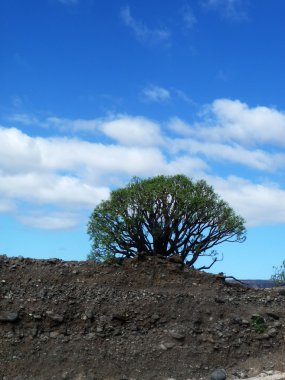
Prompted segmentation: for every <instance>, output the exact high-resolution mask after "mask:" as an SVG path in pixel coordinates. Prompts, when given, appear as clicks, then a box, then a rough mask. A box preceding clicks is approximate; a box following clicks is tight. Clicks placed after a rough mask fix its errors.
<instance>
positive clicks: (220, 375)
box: [210, 368, 227, 380]
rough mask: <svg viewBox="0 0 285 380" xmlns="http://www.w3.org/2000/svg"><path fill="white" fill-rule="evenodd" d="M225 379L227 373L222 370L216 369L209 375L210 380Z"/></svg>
mask: <svg viewBox="0 0 285 380" xmlns="http://www.w3.org/2000/svg"><path fill="white" fill-rule="evenodd" d="M226 378H227V373H226V371H225V370H224V369H222V368H221V369H216V370H215V371H213V372H212V373H211V377H210V379H211V380H225V379H226Z"/></svg>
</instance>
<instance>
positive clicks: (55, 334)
mask: <svg viewBox="0 0 285 380" xmlns="http://www.w3.org/2000/svg"><path fill="white" fill-rule="evenodd" d="M49 336H50V337H51V338H53V339H56V338H57V337H58V336H59V332H58V331H52V332H51V333H50V334H49Z"/></svg>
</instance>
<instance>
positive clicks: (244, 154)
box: [172, 124, 285, 172]
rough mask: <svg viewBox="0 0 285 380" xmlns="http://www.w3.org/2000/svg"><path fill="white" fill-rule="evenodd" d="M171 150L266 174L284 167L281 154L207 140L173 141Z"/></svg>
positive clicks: (284, 161) (284, 163) (283, 158)
mask: <svg viewBox="0 0 285 380" xmlns="http://www.w3.org/2000/svg"><path fill="white" fill-rule="evenodd" d="M178 127H179V124H178ZM172 150H174V151H176V152H179V151H184V152H186V151H188V152H191V154H202V155H203V156H204V157H207V158H208V159H210V160H211V161H212V162H213V161H222V162H233V163H238V164H241V165H244V166H248V167H251V168H254V169H257V170H262V171H266V172H274V171H276V170H278V169H280V168H283V167H285V154H283V153H275V154H273V153H267V152H266V151H264V150H261V149H254V150H248V149H246V148H244V147H242V146H241V145H238V144H234V145H230V144H219V143H215V142H208V141H207V140H206V141H199V140H195V139H189V138H184V139H176V140H175V141H173V142H172Z"/></svg>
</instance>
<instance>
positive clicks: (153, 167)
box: [0, 99, 285, 229]
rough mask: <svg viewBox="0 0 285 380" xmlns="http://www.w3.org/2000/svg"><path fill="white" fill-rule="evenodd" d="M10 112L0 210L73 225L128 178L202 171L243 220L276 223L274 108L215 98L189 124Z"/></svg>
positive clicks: (282, 201) (280, 146) (278, 170)
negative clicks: (33, 130)
mask: <svg viewBox="0 0 285 380" xmlns="http://www.w3.org/2000/svg"><path fill="white" fill-rule="evenodd" d="M9 120H10V122H9V123H12V121H13V125H14V126H13V125H3V126H1V127H0V199H1V201H0V212H2V213H12V214H13V215H15V217H17V218H18V219H19V220H20V221H21V222H22V223H24V224H27V225H29V226H37V227H38V228H46V229H70V228H73V227H75V226H76V225H77V223H79V222H80V220H81V218H82V215H83V214H84V215H86V213H88V212H91V210H92V209H93V208H94V207H95V206H96V205H97V204H98V203H99V202H100V201H101V200H102V199H106V198H107V197H108V195H109V192H110V190H111V189H113V188H115V187H118V186H123V185H124V184H125V183H126V182H128V181H129V180H130V179H131V177H132V176H141V177H148V176H153V175H157V174H165V175H171V174H177V173H184V174H186V175H187V176H189V177H192V178H194V179H199V178H205V179H206V180H207V181H208V182H209V183H211V184H212V185H213V186H214V188H215V190H216V191H217V192H218V193H219V194H221V196H222V197H223V198H224V199H225V200H227V201H228V202H229V203H230V204H231V205H232V206H233V207H234V208H235V209H236V210H237V212H239V213H240V214H241V215H243V216H244V217H245V218H246V220H247V223H248V225H250V226H256V225H262V224H272V223H284V222H285V190H284V188H283V187H282V186H283V185H282V183H281V182H280V181H279V185H278V178H280V176H281V175H282V173H283V172H284V167H285V165H284V164H285V154H284V153H283V151H284V145H285V114H284V112H282V111H278V110H276V109H274V108H269V107H261V106H257V107H249V106H248V105H247V104H245V103H242V102H241V101H239V100H230V99H217V100H215V101H213V103H212V104H210V105H207V106H205V107H203V109H202V110H201V112H200V113H199V115H197V119H196V122H195V123H192V124H188V123H187V122H186V121H184V120H181V119H179V118H178V117H173V118H172V119H170V120H167V121H165V122H163V123H158V122H157V121H154V120H151V119H148V118H145V117H143V116H132V115H128V114H125V115H113V116H109V117H107V118H97V119H92V120H85V119H75V120H71V119H67V118H59V117H56V116H54V117H49V118H46V119H43V120H39V119H38V118H35V117H33V116H32V115H31V116H29V115H14V116H12V117H10V119H9ZM29 124H30V125H32V126H33V127H35V126H38V127H43V126H44V127H45V131H49V128H50V129H51V130H52V131H53V135H54V131H57V136H56V137H41V136H38V137H35V136H30V135H29V134H28V133H25V132H23V130H21V125H22V126H24V127H25V128H26V126H27V125H29ZM15 125H16V126H15ZM75 135H76V137H75ZM221 168H222V170H221ZM221 173H223V175H221ZM233 173H235V175H233ZM237 173H239V174H237ZM283 174H284V173H283ZM23 205H25V206H27V205H28V207H24V206H23ZM27 210H29V211H27Z"/></svg>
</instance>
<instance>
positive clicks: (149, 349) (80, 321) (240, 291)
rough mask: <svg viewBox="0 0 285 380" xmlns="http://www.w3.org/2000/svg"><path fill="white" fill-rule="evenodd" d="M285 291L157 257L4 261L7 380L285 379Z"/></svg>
mask: <svg viewBox="0 0 285 380" xmlns="http://www.w3.org/2000/svg"><path fill="white" fill-rule="evenodd" d="M284 306H285V290H284V289H282V288H278V289H276V288H273V289H263V290H260V289H259V290H257V289H248V288H246V287H243V286H241V285H236V284H234V285H233V284H229V283H227V282H225V281H224V278H223V277H222V276H216V275H210V274H206V273H203V272H199V271H195V270H191V269H184V270H181V269H180V268H179V267H178V266H177V264H174V263H170V262H168V261H165V260H162V259H159V258H148V259H146V260H145V261H138V260H136V259H134V260H131V261H125V262H124V263H123V265H121V266H120V265H118V264H109V265H108V264H95V263H91V262H64V261H60V260H56V259H52V260H33V259H23V258H7V257H6V256H0V379H1V380H10V379H17V380H22V379H23V380H24V379H39V380H40V379H78V380H79V379H82V380H85V379H86V380H92V379H93V380H94V379H99V380H101V379H110V380H112V379H114V380H123V379H125V380H127V379H129V380H130V379H136V380H144V379H145V380H151V379H153V380H155V379H158V380H160V379H161V380H163V379H165V380H166V379H170V378H172V379H176V380H180V379H181V380H182V379H183V380H185V379H200V378H209V374H210V373H211V372H212V371H213V370H214V369H216V368H221V367H222V368H224V369H225V370H226V371H227V373H228V378H238V377H244V376H254V375H256V374H258V373H260V372H261V371H262V370H263V369H266V370H280V371H284V364H285V357H284V325H285V307H284Z"/></svg>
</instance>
